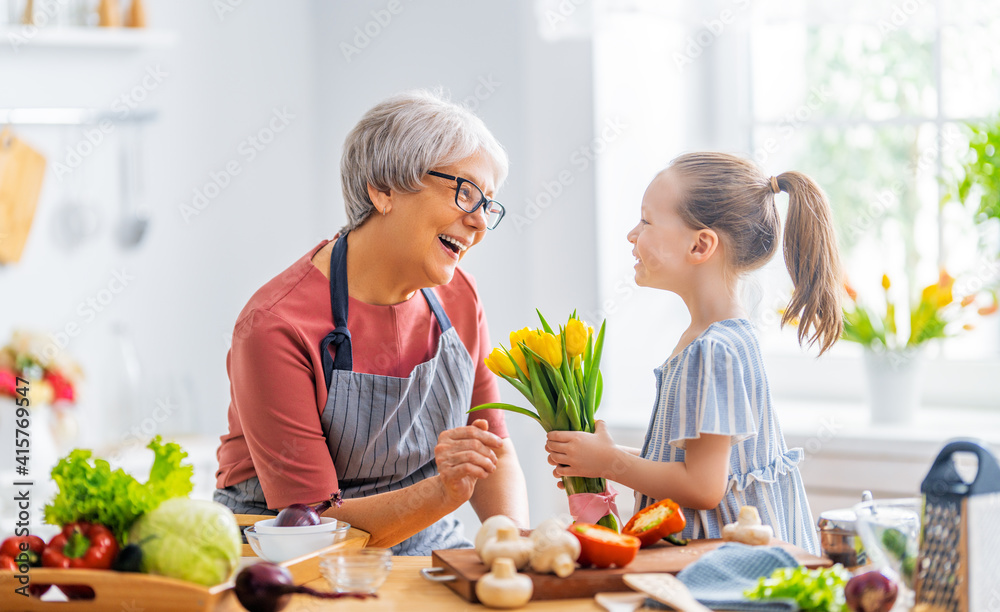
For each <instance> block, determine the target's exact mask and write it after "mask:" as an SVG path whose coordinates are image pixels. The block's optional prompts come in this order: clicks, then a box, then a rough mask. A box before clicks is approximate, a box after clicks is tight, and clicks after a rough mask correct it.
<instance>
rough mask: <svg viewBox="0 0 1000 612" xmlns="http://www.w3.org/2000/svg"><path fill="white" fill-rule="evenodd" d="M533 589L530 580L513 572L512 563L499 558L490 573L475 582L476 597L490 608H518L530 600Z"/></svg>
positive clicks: (506, 559) (507, 559)
mask: <svg viewBox="0 0 1000 612" xmlns="http://www.w3.org/2000/svg"><path fill="white" fill-rule="evenodd" d="M534 588H535V587H534V585H533V584H532V582H531V578H528V577H527V576H523V575H520V574H518V573H517V572H516V571H515V570H514V561H512V560H511V559H509V558H507V557H500V558H498V559H497V560H496V561H494V563H493V569H492V570H490V573H488V574H486V575H485V576H483V577H482V578H480V579H479V580H478V581H477V582H476V597H478V598H479V601H480V602H481V603H482V604H483V605H485V606H488V607H490V608H520V607H521V606H523V605H525V604H526V603H528V601H529V600H530V599H531V593H532V592H533V591H534Z"/></svg>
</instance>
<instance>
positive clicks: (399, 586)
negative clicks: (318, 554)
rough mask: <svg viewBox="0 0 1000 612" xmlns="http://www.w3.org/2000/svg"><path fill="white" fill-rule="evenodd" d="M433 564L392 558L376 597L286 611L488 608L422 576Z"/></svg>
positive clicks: (320, 586)
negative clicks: (390, 568) (327, 608)
mask: <svg viewBox="0 0 1000 612" xmlns="http://www.w3.org/2000/svg"><path fill="white" fill-rule="evenodd" d="M425 567H431V558H430V557H393V559H392V572H391V573H390V574H389V579H388V580H386V582H385V584H383V585H382V587H381V588H380V589H379V590H378V598H377V599H368V600H364V601H359V600H353V599H341V600H321V599H314V598H312V597H308V596H305V595H295V596H293V597H292V601H291V603H290V604H289V606H288V607H287V608H285V611H286V612H307V611H308V612H315V611H316V610H317V609H325V608H326V607H327V606H330V609H331V610H334V609H335V610H338V611H339V610H344V611H350V610H359V611H361V610H363V611H365V612H378V611H380V610H386V611H389V610H392V611H394V612H395V611H398V610H407V612H421V611H424V610H427V611H432V612H449V611H451V610H478V611H479V612H482V611H483V610H487V609H488V608H486V607H485V606H482V605H481V604H472V603H469V602H467V601H465V600H464V599H462V598H461V597H459V596H458V595H456V594H455V592H454V591H452V590H451V589H449V588H448V587H447V586H445V585H444V584H438V583H433V582H429V581H428V580H426V579H424V578H423V577H422V576H421V575H420V570H421V569H422V568H425ZM306 586H308V587H311V588H314V589H316V590H317V591H329V590H330V585H329V583H327V582H326V580H325V579H323V578H319V579H317V580H313V581H311V582H307V583H306ZM521 609H522V610H570V609H571V610H603V608H601V607H600V606H598V605H597V604H596V603H595V602H594V599H593V598H581V599H556V600H549V601H533V602H531V603H529V604H528V605H527V606H526V607H524V608H521ZM242 610H243V608H242V607H241V606H240V605H239V602H238V601H237V600H236V598H235V597H229V598H227V599H226V600H225V602H224V603H223V604H222V605H220V606H219V607H218V611H219V612H240V611H242Z"/></svg>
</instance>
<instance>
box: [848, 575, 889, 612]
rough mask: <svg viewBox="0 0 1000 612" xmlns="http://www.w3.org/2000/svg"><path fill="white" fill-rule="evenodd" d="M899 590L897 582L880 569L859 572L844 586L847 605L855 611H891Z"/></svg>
mask: <svg viewBox="0 0 1000 612" xmlns="http://www.w3.org/2000/svg"><path fill="white" fill-rule="evenodd" d="M897 591H898V587H897V586H896V582H895V581H894V580H893V579H892V578H889V577H888V576H886V575H885V574H883V573H882V572H880V571H878V570H871V571H867V572H862V573H860V574H857V575H856V576H854V577H853V578H851V579H850V580H848V581H847V586H846V587H844V595H845V596H846V597H847V606H848V607H849V608H850V609H851V610H853V611H854V612H889V610H891V609H892V605H893V604H894V603H896V594H897Z"/></svg>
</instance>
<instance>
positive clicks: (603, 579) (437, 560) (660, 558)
mask: <svg viewBox="0 0 1000 612" xmlns="http://www.w3.org/2000/svg"><path fill="white" fill-rule="evenodd" d="M723 543H724V542H723V541H722V540H691V542H690V543H689V544H688V545H687V546H673V545H671V544H667V543H660V544H656V545H654V546H651V547H649V548H644V549H642V550H640V551H639V554H638V555H636V558H635V560H633V561H632V563H629V564H628V566H626V567H625V568H610V569H593V568H591V569H584V568H580V569H577V570H576V571H575V572H573V574H572V575H570V576H568V577H566V578H559V577H558V576H555V575H552V574H536V573H534V572H527V571H526V572H523V573H524V575H525V576H529V577H530V578H531V581H532V582H533V583H534V585H535V591H534V594H533V595H532V596H531V599H533V600H542V599H571V598H574V597H593V596H594V595H595V594H596V593H601V592H605V591H631V590H632V589H630V588H629V587H628V586H627V585H626V584H625V582H624V581H623V580H622V576H623V575H625V574H639V573H649V572H667V573H671V574H676V573H677V572H679V571H681V570H682V569H684V568H685V567H687V566H688V565H690V564H691V563H693V562H694V561H696V560H698V559H699V558H700V557H701V556H702V555H703V554H705V553H707V552H710V551H713V550H715V549H716V548H718V547H720V546H722V544H723ZM773 545H774V546H780V547H781V548H784V549H785V550H787V551H788V552H789V553H790V554H791V555H792V557H794V558H795V560H796V561H798V562H799V563H800V564H801V565H804V566H806V567H809V568H814V567H829V566H831V565H833V562H832V561H830V560H829V559H826V558H824V557H817V556H815V555H811V554H809V553H807V552H806V551H804V550H802V549H801V548H799V547H797V546H792V545H791V544H788V543H786V542H779V541H777V540H775V541H773ZM431 563H432V565H433V566H434V567H440V568H443V571H442V572H441V573H439V574H435V579H440V578H442V577H444V576H447V575H452V576H454V577H455V579H454V580H450V581H447V582H444V584H445V585H447V586H448V588H450V589H451V590H453V591H455V592H456V593H458V595H459V596H461V597H462V598H464V599H466V600H468V601H471V602H473V603H476V602H478V601H479V600H478V599H477V598H476V581H477V580H479V579H480V578H482V577H483V575H484V574H486V571H487V570H486V566H485V565H483V563H482V562H481V561H480V560H479V555H477V554H476V551H474V550H472V549H469V548H464V549H458V550H435V551H434V553H433V555H432V556H431Z"/></svg>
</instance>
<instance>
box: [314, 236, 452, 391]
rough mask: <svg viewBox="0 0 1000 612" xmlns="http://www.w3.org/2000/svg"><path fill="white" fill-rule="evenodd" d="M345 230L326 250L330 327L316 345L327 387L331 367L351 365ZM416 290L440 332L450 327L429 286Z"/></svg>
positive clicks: (339, 368)
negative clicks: (328, 271)
mask: <svg viewBox="0 0 1000 612" xmlns="http://www.w3.org/2000/svg"><path fill="white" fill-rule="evenodd" d="M347 234H348V232H345V233H344V234H342V235H341V236H340V237H339V238H338V239H337V242H335V243H334V245H333V252H332V253H331V254H330V310H331V313H332V315H333V317H332V318H333V325H334V329H333V331H331V332H330V333H329V334H327V335H326V337H325V338H323V341H322V342H321V343H320V347H319V349H320V354H321V355H322V356H323V374H324V377H325V379H326V387H327V389H329V388H330V382H331V381H332V379H333V371H334V370H346V371H348V372H349V371H352V370H353V369H354V358H353V351H352V349H351V332H350V330H348V329H347V303H348V292H347ZM420 293H422V294H423V295H424V299H426V300H427V305H428V306H430V309H431V312H432V313H434V317H435V318H436V319H437V321H438V326H440V328H441V333H442V334H444V333H445V332H446V331H448V330H449V329H451V319H449V318H448V314H447V313H446V312H445V311H444V307H442V306H441V302H440V301H438V299H437V295H435V294H434V292H433V291H431V289H430V288H424V289H421V290H420ZM330 345H333V348H334V356H331V355H330Z"/></svg>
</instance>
